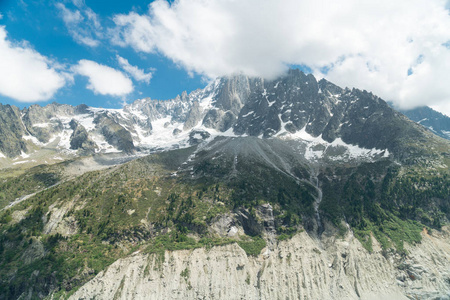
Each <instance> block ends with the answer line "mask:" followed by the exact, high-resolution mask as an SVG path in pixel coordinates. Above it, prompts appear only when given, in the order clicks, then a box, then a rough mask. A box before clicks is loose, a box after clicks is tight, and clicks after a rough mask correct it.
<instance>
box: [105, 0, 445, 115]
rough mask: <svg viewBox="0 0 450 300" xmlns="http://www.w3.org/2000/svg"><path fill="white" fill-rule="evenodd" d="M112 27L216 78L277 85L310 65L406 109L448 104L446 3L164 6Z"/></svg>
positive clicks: (290, 1) (256, 1)
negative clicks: (291, 69) (239, 75)
mask: <svg viewBox="0 0 450 300" xmlns="http://www.w3.org/2000/svg"><path fill="white" fill-rule="evenodd" d="M113 20H114V22H115V28H113V29H111V30H110V33H111V34H112V42H113V43H114V44H116V45H119V46H130V47H132V48H133V49H135V50H136V51H137V52H144V53H155V52H158V53H161V54H163V55H165V56H166V57H168V58H170V59H171V60H172V61H174V62H175V63H177V64H178V65H180V66H181V67H183V68H185V69H186V70H187V71H189V72H196V73H198V74H201V75H206V76H208V77H215V76H220V75H227V74H231V73H236V72H244V73H246V74H248V75H254V76H262V77H267V78H273V77H276V76H278V75H280V74H282V73H283V72H284V71H285V70H286V69H287V68H288V66H289V65H306V66H308V67H310V68H311V69H312V70H313V73H314V74H315V75H316V76H318V77H326V78H327V79H330V80H331V81H334V82H336V83H337V84H340V85H343V86H354V87H358V88H364V89H368V90H371V91H373V92H375V93H377V94H379V95H381V96H382V97H384V98H385V99H386V100H392V101H394V102H396V103H397V104H398V105H400V106H401V107H403V108H407V107H412V106H416V105H420V104H435V105H439V104H440V103H441V104H442V103H443V101H448V99H450V85H448V84H442V82H443V80H442V79H443V78H447V79H448V74H449V70H450V66H449V63H450V49H449V47H446V46H445V43H448V41H450V30H448V29H449V28H450V16H449V11H448V10H446V1H445V0H398V1H390V0H377V1H374V0H368V1H363V2H361V1H359V0H342V1H332V0H321V1H316V0H304V1H298V0H285V1H279V0H267V1H260V0H246V1H229V0H210V1H204V0H178V1H175V2H173V3H172V4H169V3H168V2H167V1H165V0H157V1H154V2H152V3H151V4H150V6H149V11H148V13H147V14H145V15H139V14H137V13H135V12H131V13H129V14H126V15H116V16H115V17H114V19H113ZM419 57H420V59H419ZM447 81H448V80H447ZM430 91H432V92H430ZM446 99H447V100H446Z"/></svg>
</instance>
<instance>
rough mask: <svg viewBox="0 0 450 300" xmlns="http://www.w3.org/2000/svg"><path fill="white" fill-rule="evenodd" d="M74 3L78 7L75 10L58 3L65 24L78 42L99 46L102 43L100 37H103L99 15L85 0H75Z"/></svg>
mask: <svg viewBox="0 0 450 300" xmlns="http://www.w3.org/2000/svg"><path fill="white" fill-rule="evenodd" d="M73 3H74V5H75V6H76V7H77V8H76V9H74V10H70V9H68V8H67V7H66V6H65V5H64V4H62V3H57V4H56V7H57V8H58V9H59V11H60V13H61V16H62V19H63V21H64V24H65V25H66V27H67V29H68V31H69V33H70V35H71V36H72V38H73V39H74V40H75V41H76V42H77V43H79V44H83V45H86V46H89V47H97V46H98V45H99V44H100V41H99V39H101V38H102V37H103V33H102V31H103V29H102V26H101V24H100V21H99V18H98V15H97V14H96V13H95V12H94V11H93V10H92V9H90V8H89V7H87V6H86V5H85V3H84V1H73Z"/></svg>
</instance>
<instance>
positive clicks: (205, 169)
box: [0, 70, 450, 299]
mask: <svg viewBox="0 0 450 300" xmlns="http://www.w3.org/2000/svg"><path fill="white" fill-rule="evenodd" d="M1 109H2V111H7V112H8V113H2V114H0V115H1V116H3V117H2V120H4V121H3V123H1V124H0V129H1V130H2V131H1V132H2V133H5V135H7V136H11V138H10V140H8V141H7V142H4V143H2V148H1V151H2V153H4V155H3V156H4V157H3V158H0V163H1V164H2V165H1V166H2V167H3V169H2V170H1V171H0V209H1V211H0V253H1V255H0V270H1V271H0V299H17V298H21V299H34V298H45V297H48V298H53V299H61V298H71V299H83V298H84V299H93V298H101V299H119V298H120V299H130V298H134V299H141V298H142V299H144V298H145V299H148V298H151V299H161V298H167V297H172V298H177V299H194V298H195V299H199V298H200V299H203V298H204V299H211V298H218V299H242V298H245V299H263V298H264V299H266V298H270V299H281V298H283V299H285V298H309V299H379V298H382V297H384V298H387V299H416V298H419V299H439V298H440V297H442V298H444V299H445V297H448V296H450V272H449V270H450V232H449V228H448V226H447V224H448V221H449V220H450V180H449V175H450V174H449V173H450V168H449V166H450V142H449V141H448V140H445V139H442V138H440V137H438V136H436V135H435V134H433V133H432V132H430V131H429V130H427V129H425V128H424V127H423V126H421V125H420V124H417V123H415V122H413V121H411V120H409V119H408V118H406V117H405V116H404V115H403V114H401V113H399V112H397V111H395V110H394V109H392V108H391V107H390V106H389V105H388V104H387V103H386V102H385V101H383V100H382V99H380V98H379V97H377V96H375V95H373V94H371V93H368V92H366V91H361V90H358V89H352V90H350V89H342V88H340V87H338V86H336V85H334V84H332V83H330V82H328V81H326V80H321V81H319V82H317V81H316V79H315V78H314V77H313V76H312V75H305V74H304V73H302V72H300V71H298V70H290V71H289V73H288V74H287V75H285V76H283V77H280V78H278V79H276V80H271V81H268V80H264V79H262V78H251V77H247V76H244V75H236V76H231V77H223V78H219V79H217V80H215V81H214V82H212V83H211V84H210V85H208V86H207V87H206V88H205V89H203V90H197V91H194V92H192V93H190V94H187V93H183V94H182V95H181V96H179V97H176V98H175V99H172V100H167V101H157V100H150V99H141V100H137V101H135V102H134V103H132V104H130V105H127V106H125V107H124V108H123V109H120V110H113V109H101V108H90V107H87V106H77V107H72V106H68V105H59V104H55V103H54V104H50V105H48V106H46V107H40V106H31V107H30V108H27V109H23V110H19V109H17V108H15V107H12V106H2V107H1ZM13 133H14V134H13ZM12 137H13V138H12ZM8 145H10V146H8ZM33 160H34V162H33ZM58 160H59V161H60V160H63V161H61V162H57V163H51V162H55V161H58ZM45 161H47V163H43V162H45ZM169 295H170V296H169Z"/></svg>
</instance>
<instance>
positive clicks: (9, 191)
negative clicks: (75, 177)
mask: <svg viewBox="0 0 450 300" xmlns="http://www.w3.org/2000/svg"><path fill="white" fill-rule="evenodd" d="M57 170H58V167H57V166H37V167H34V168H31V169H30V170H28V171H27V172H26V173H25V174H21V175H19V176H17V177H5V178H0V209H1V208H3V207H5V206H7V205H8V204H9V203H10V202H12V201H14V200H15V199H16V198H19V197H22V196H25V195H29V194H32V193H34V192H37V191H39V190H42V189H44V188H47V187H49V186H52V185H54V184H56V183H57V182H58V181H59V180H60V179H61V176H60V175H59V172H58V171H57ZM3 173H5V174H6V172H5V171H3Z"/></svg>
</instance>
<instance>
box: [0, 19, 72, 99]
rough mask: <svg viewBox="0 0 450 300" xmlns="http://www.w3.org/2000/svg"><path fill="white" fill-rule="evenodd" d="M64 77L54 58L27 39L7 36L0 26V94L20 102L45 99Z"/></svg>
mask: <svg viewBox="0 0 450 300" xmlns="http://www.w3.org/2000/svg"><path fill="white" fill-rule="evenodd" d="M67 79H68V77H67V76H66V75H65V74H64V73H63V72H61V70H59V67H58V66H57V65H56V64H55V63H54V62H52V61H51V60H49V59H48V58H47V57H45V56H43V55H41V54H40V53H38V52H37V51H35V50H33V49H32V48H30V46H29V45H28V44H27V43H26V42H22V43H20V44H16V43H14V42H12V41H10V40H8V39H7V32H6V29H5V27H4V26H0V94H2V95H4V96H7V97H10V98H12V99H15V100H17V101H21V102H32V101H43V100H48V99H50V98H52V97H53V95H54V94H55V93H56V91H57V90H59V89H60V88H61V87H63V86H64V85H65V84H66V81H67Z"/></svg>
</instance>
